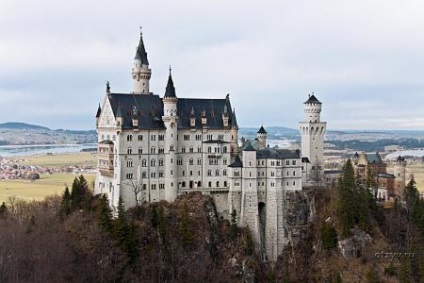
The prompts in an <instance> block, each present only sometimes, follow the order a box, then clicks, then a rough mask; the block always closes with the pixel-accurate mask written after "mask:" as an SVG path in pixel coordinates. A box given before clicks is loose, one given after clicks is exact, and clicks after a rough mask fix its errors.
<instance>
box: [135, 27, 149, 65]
mask: <svg viewBox="0 0 424 283" xmlns="http://www.w3.org/2000/svg"><path fill="white" fill-rule="evenodd" d="M134 60H139V61H140V62H141V64H142V65H146V66H149V60H148V59H147V52H146V48H145V47H144V42H143V33H142V32H141V31H140V41H139V42H138V46H137V51H136V52H135V57H134Z"/></svg>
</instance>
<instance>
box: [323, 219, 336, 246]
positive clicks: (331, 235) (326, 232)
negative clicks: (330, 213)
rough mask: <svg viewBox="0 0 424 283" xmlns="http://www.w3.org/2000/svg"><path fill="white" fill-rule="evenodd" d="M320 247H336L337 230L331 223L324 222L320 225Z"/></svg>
mask: <svg viewBox="0 0 424 283" xmlns="http://www.w3.org/2000/svg"><path fill="white" fill-rule="evenodd" d="M321 241H322V247H323V248H324V249H326V250H330V249H332V248H335V247H337V231H336V229H334V227H333V225H331V224H330V223H327V222H324V223H323V224H322V226H321Z"/></svg>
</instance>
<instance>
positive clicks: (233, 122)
mask: <svg viewBox="0 0 424 283" xmlns="http://www.w3.org/2000/svg"><path fill="white" fill-rule="evenodd" d="M231 128H232V129H236V130H238V128H239V127H238V124H237V118H236V109H233V113H232V115H231Z"/></svg>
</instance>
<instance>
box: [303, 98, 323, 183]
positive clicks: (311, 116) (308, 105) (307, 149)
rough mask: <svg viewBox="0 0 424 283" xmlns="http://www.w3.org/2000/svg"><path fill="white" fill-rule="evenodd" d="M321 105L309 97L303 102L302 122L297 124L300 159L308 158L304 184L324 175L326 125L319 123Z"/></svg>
mask: <svg viewBox="0 0 424 283" xmlns="http://www.w3.org/2000/svg"><path fill="white" fill-rule="evenodd" d="M321 107H322V103H321V102H320V101H319V100H318V99H317V98H316V97H315V95H313V94H312V95H309V98H308V100H307V101H305V102H304V120H303V121H302V122H299V130H300V134H301V143H302V145H301V148H302V158H308V160H309V164H308V166H307V168H306V178H305V181H306V182H312V181H314V182H318V181H320V180H321V179H322V177H323V173H324V135H325V132H326V127H327V123H326V122H321V117H320V114H321Z"/></svg>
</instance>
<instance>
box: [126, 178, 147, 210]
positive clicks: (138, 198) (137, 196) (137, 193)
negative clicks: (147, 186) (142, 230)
mask: <svg viewBox="0 0 424 283" xmlns="http://www.w3.org/2000/svg"><path fill="white" fill-rule="evenodd" d="M128 183H129V185H130V187H131V191H132V192H133V194H134V201H135V205H136V206H139V205H140V203H141V202H142V201H143V200H144V197H143V195H141V192H142V191H143V187H142V186H141V184H136V183H135V182H134V181H133V180H132V179H130V180H129V182H128ZM137 183H138V182H137Z"/></svg>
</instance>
